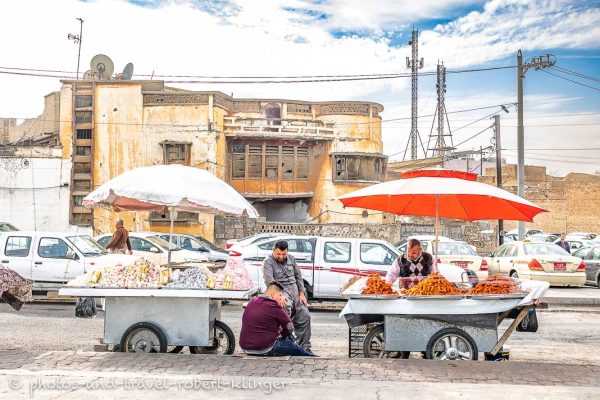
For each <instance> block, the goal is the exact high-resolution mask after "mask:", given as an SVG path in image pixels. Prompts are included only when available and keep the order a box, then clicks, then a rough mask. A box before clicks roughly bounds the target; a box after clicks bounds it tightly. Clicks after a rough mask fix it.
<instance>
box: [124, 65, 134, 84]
mask: <svg viewBox="0 0 600 400" xmlns="http://www.w3.org/2000/svg"><path fill="white" fill-rule="evenodd" d="M132 76H133V64H132V63H128V64H127V65H126V66H125V68H124V69H123V79H124V80H126V81H130V80H131V77H132Z"/></svg>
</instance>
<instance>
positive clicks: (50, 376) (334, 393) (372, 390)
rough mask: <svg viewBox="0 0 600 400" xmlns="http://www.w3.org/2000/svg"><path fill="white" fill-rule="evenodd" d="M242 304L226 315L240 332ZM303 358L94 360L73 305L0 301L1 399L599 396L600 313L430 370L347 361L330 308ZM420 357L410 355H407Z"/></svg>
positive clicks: (87, 327) (567, 316) (568, 317)
mask: <svg viewBox="0 0 600 400" xmlns="http://www.w3.org/2000/svg"><path fill="white" fill-rule="evenodd" d="M241 312H242V308H241V307H240V306H239V305H230V306H225V307H223V318H222V319H223V320H224V321H225V322H226V323H227V324H229V325H230V326H231V327H232V329H233V331H234V332H235V333H236V335H237V334H238V332H239V328H240V323H239V321H240V315H241ZM312 316H313V326H314V329H313V332H314V340H313V343H314V346H315V347H314V349H315V351H316V352H317V353H318V354H319V355H320V356H321V357H320V358H318V359H310V358H289V359H288V358H280V359H262V358H261V359H256V358H251V357H245V356H243V355H242V354H240V353H239V351H238V353H237V354H236V355H235V356H233V357H224V356H210V355H191V354H178V355H174V354H173V355H172V354H153V355H152V354H151V355H144V354H123V353H94V352H90V351H89V350H90V349H91V348H92V346H93V345H94V344H96V343H97V339H98V338H99V337H100V336H102V325H103V323H102V313H100V314H99V316H98V317H97V318H96V319H92V320H80V319H76V318H74V317H73V305H64V304H27V305H26V306H25V307H24V308H23V310H22V311H21V312H15V311H13V310H12V309H10V308H9V307H7V306H6V305H4V304H0V326H1V327H2V329H0V398H2V399H4V398H7V399H8V398H10V399H20V398H36V399H38V398H39V399H57V398H60V399H77V400H80V399H111V400H118V399H133V398H144V400H154V399H164V398H175V397H177V399H178V400H185V399H192V398H193V399H204V398H229V399H248V398H262V397H265V398H269V397H273V396H276V397H281V396H285V397H286V398H292V397H297V398H300V397H301V398H312V397H317V396H320V397H324V396H325V397H326V398H327V399H328V400H329V399H344V400H353V399H360V400H365V399H372V398H373V399H375V398H377V399H396V398H399V397H400V398H406V399H429V398H436V399H470V398H477V399H479V398H485V399H501V400H505V399H506V397H513V398H518V399H536V400H537V399H546V398H553V399H554V398H556V399H569V400H570V399H596V398H598V397H599V394H598V393H599V391H600V380H599V379H598V374H599V373H600V356H598V355H599V354H600V313H598V312H589V311H586V312H558V311H553V312H548V311H546V312H540V314H539V320H540V330H539V331H538V332H537V333H535V334H531V333H515V335H514V336H513V337H512V338H511V340H510V341H509V344H510V346H511V361H510V362H505V363H494V362H484V361H475V362H460V363H456V362H433V361H429V360H421V359H411V360H372V359H369V360H367V359H348V358H347V346H348V344H347V338H348V336H347V327H346V325H345V323H344V322H343V321H341V320H339V319H338V314H337V312H313V313H312ZM414 356H415V357H417V358H418V356H419V355H418V354H415V355H414Z"/></svg>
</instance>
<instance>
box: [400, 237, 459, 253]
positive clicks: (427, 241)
mask: <svg viewBox="0 0 600 400" xmlns="http://www.w3.org/2000/svg"><path fill="white" fill-rule="evenodd" d="M411 239H417V240H418V241H419V242H421V249H422V250H423V251H427V252H429V253H432V252H433V250H432V247H431V243H432V242H433V241H435V235H417V236H409V237H408V238H406V239H404V240H401V241H400V242H399V243H397V244H396V248H397V249H398V250H400V252H402V253H406V247H407V246H408V241H409V240H411ZM438 240H439V241H440V242H454V241H455V240H454V239H450V238H449V237H446V236H438Z"/></svg>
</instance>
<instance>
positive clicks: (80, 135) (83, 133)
mask: <svg viewBox="0 0 600 400" xmlns="http://www.w3.org/2000/svg"><path fill="white" fill-rule="evenodd" d="M76 137H77V139H85V140H88V139H91V138H92V130H91V129H77V131H76Z"/></svg>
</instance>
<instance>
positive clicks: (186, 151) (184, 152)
mask: <svg viewBox="0 0 600 400" xmlns="http://www.w3.org/2000/svg"><path fill="white" fill-rule="evenodd" d="M160 144H161V145H162V146H163V158H164V160H163V161H164V163H165V164H183V165H190V152H191V146H192V144H191V143H177V142H162V143H160Z"/></svg>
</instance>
